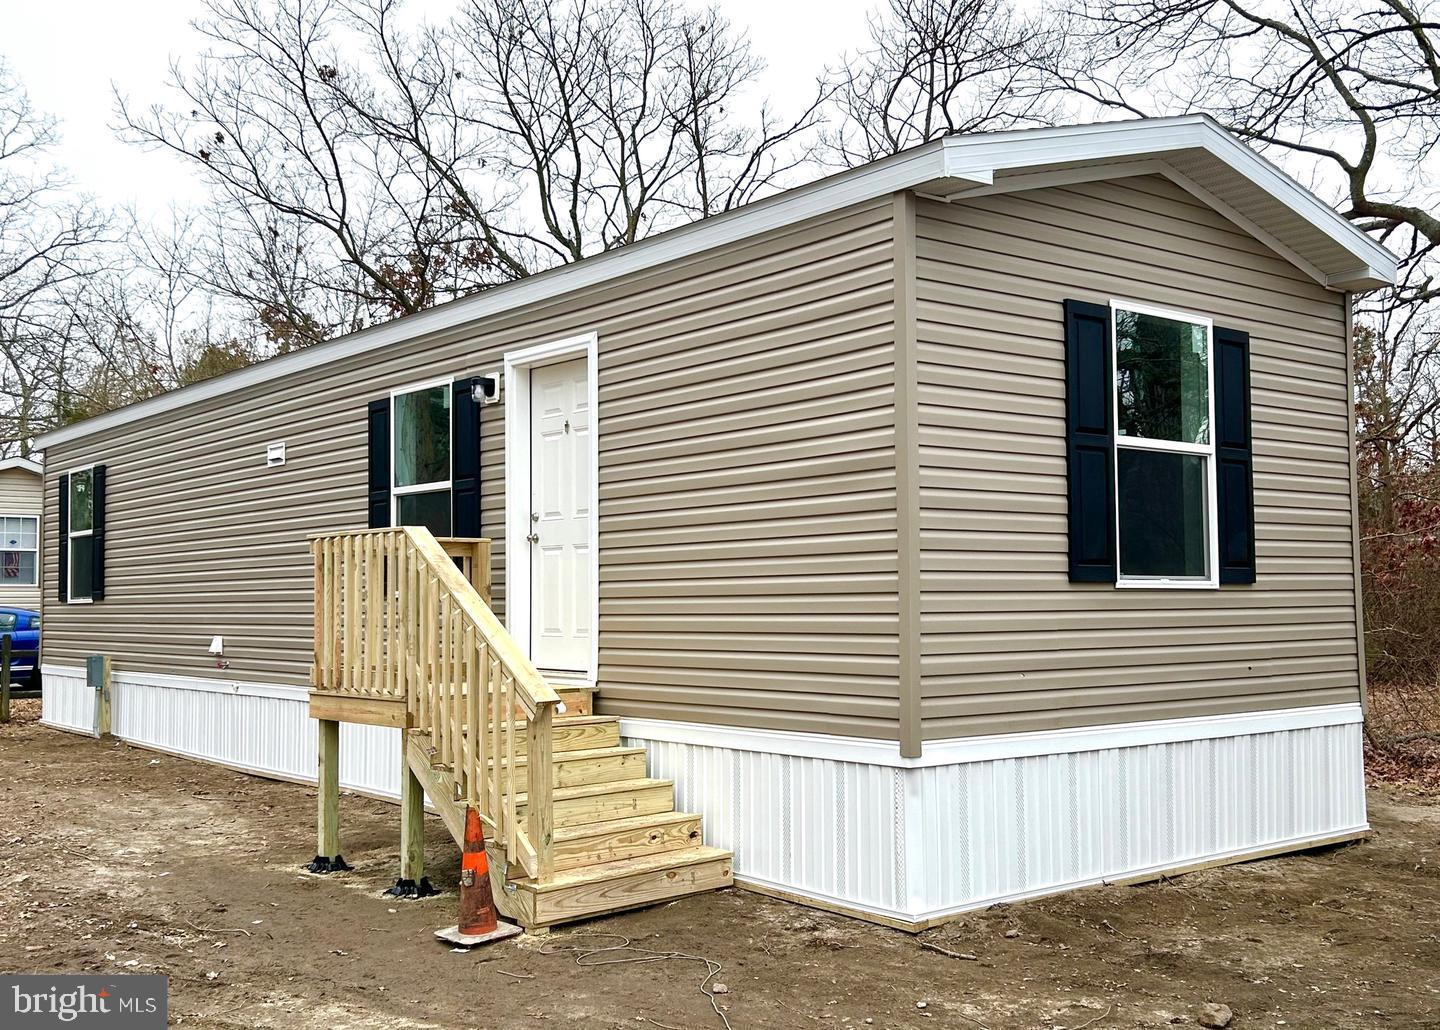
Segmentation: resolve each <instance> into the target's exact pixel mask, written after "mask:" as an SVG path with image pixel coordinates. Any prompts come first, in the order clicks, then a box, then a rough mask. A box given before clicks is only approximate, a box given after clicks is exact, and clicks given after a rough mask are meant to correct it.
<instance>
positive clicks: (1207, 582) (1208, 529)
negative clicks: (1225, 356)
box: [1110, 298, 1220, 590]
mask: <svg viewBox="0 0 1440 1030" xmlns="http://www.w3.org/2000/svg"><path fill="white" fill-rule="evenodd" d="M1122 309H1123V310H1125V311H1132V312H1134V313H1136V314H1140V315H1151V316H1153V317H1156V318H1168V319H1171V320H1173V321H1177V322H1188V323H1190V324H1192V325H1203V326H1204V327H1205V375H1206V387H1205V399H1206V402H1207V404H1208V407H1209V411H1208V414H1207V423H1206V436H1207V437H1208V439H1209V442H1208V443H1204V444H1194V443H1181V442H1180V441H1177V440H1147V439H1145V438H1144V437H1138V436H1122V435H1121V433H1120V337H1119V333H1118V332H1117V331H1116V329H1117V327H1116V321H1117V319H1116V314H1117V312H1119V311H1120V310H1122ZM1110 401H1111V403H1110V419H1111V425H1110V432H1111V436H1112V437H1113V439H1114V441H1115V454H1114V462H1115V476H1114V480H1115V482H1114V484H1113V486H1114V491H1115V494H1114V499H1115V525H1114V527H1113V529H1114V533H1115V585H1116V586H1118V587H1138V588H1141V589H1146V588H1148V589H1166V590H1215V589H1219V586H1220V570H1219V563H1218V562H1217V561H1216V556H1217V555H1218V554H1219V553H1220V526H1219V499H1218V497H1217V496H1216V489H1217V481H1216V478H1217V477H1216V469H1215V321H1214V319H1212V318H1210V317H1209V316H1207V315H1200V314H1196V313H1195V312H1193V311H1181V310H1179V309H1177V308H1163V307H1158V306H1156V305H1154V304H1146V303H1144V302H1142V301H1135V300H1120V299H1115V298H1112V299H1111V301H1110ZM1122 448H1124V449H1128V450H1137V451H1161V452H1164V453H1168V454H1195V455H1199V456H1201V457H1203V458H1204V459H1205V571H1206V575H1205V576H1204V577H1200V576H1180V577H1176V576H1127V575H1126V574H1125V570H1124V565H1123V563H1122V559H1121V552H1120V451H1121V449H1122Z"/></svg>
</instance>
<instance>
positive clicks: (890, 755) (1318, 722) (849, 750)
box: [620, 703, 1365, 769]
mask: <svg viewBox="0 0 1440 1030" xmlns="http://www.w3.org/2000/svg"><path fill="white" fill-rule="evenodd" d="M1364 720H1365V715H1364V712H1363V711H1362V710H1361V708H1360V705H1359V704H1358V703H1355V704H1343V705H1316V706H1313V707H1309V708H1284V709H1279V710H1276V711H1269V712H1243V713H1237V714H1234V715H1202V716H1194V717H1190V718H1183V719H1159V720H1155V721H1152V722H1135V723H1113V724H1110V725H1106V726H1081V727H1076V728H1073V729H1065V730H1036V731H1033V732H1028V733H997V734H989V735H985V736H976V737H955V738H951V739H948V740H927V741H926V742H925V748H924V752H923V753H922V754H921V755H920V757H918V758H905V757H903V756H902V755H901V754H900V749H899V745H898V744H896V742H895V741H893V740H874V739H867V738H864V737H840V736H834V735H830V734H824V733H786V732H782V731H779V730H759V729H745V728H741V727H736V726H712V725H707V724H705V723H689V722H671V721H668V720H664V719H630V718H622V719H621V720H620V735H621V736H622V737H634V738H635V739H637V740H647V741H651V740H653V741H665V742H671V743H679V744H693V745H700V746H704V747H716V748H727V749H729V750H732V751H758V752H761V753H764V754H771V755H790V756H795V757H799V758H817V759H823V760H828V761H836V762H851V763H854V764H857V765H879V766H887V767H891V768H896V769H928V768H935V767H938V766H944V765H962V764H966V763H969V762H993V761H999V760H1003V759H1010V758H1029V757H1035V756H1038V755H1061V754H1075V753H1078V752H1082V751H1102V750H1108V749H1110V748H1123V747H1145V746H1148V745H1151V744H1173V743H1178V742H1180V741H1187V740H1212V739H1215V738H1218V737H1236V736H1246V735H1249V734H1255V733H1276V732H1280V731H1283V730H1296V729H1312V728H1315V727H1321V726H1344V725H1349V724H1351V723H1360V722H1364Z"/></svg>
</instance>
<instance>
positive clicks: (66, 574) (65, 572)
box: [55, 472, 70, 601]
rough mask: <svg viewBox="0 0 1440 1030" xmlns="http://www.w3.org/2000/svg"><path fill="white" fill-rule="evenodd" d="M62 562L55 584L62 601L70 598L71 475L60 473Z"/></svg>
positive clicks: (56, 591)
mask: <svg viewBox="0 0 1440 1030" xmlns="http://www.w3.org/2000/svg"><path fill="white" fill-rule="evenodd" d="M59 489H60V564H59V582H58V583H56V584H55V596H56V597H57V598H59V599H60V600H61V601H68V600H70V477H69V476H68V475H66V474H65V473H63V472H62V473H60V479H59Z"/></svg>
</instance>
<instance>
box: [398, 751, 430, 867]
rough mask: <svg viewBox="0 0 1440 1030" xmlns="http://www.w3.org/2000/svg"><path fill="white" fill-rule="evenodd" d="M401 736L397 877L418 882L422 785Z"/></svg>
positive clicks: (421, 864) (422, 847) (422, 857)
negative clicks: (398, 875) (407, 755)
mask: <svg viewBox="0 0 1440 1030" xmlns="http://www.w3.org/2000/svg"><path fill="white" fill-rule="evenodd" d="M406 752H407V747H406V743H405V739H404V736H403V734H402V736H401V740H400V879H401V880H409V881H410V882H412V883H416V884H418V883H419V882H420V880H421V879H422V878H423V877H424V875H425V788H424V787H423V786H422V785H421V783H420V778H419V777H418V776H416V775H415V772H414V770H412V769H411V768H410V762H409V760H408V758H407V757H406Z"/></svg>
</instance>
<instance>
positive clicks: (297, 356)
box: [36, 115, 1396, 447]
mask: <svg viewBox="0 0 1440 1030" xmlns="http://www.w3.org/2000/svg"><path fill="white" fill-rule="evenodd" d="M1197 149H1203V150H1207V151H1209V152H1210V153H1211V154H1213V155H1215V156H1216V157H1217V158H1219V159H1220V160H1221V161H1224V162H1225V163H1226V164H1227V165H1229V166H1230V167H1231V168H1233V169H1235V170H1236V171H1238V172H1239V173H1240V174H1242V175H1244V176H1245V177H1246V178H1247V179H1249V180H1250V181H1251V182H1252V183H1254V184H1255V185H1256V186H1258V187H1260V188H1261V189H1263V190H1265V191H1266V192H1267V193H1269V194H1270V195H1271V196H1274V197H1275V198H1276V199H1277V200H1279V201H1280V202H1282V203H1283V204H1284V205H1285V206H1286V207H1288V208H1289V209H1290V210H1292V211H1294V212H1295V213H1296V214H1298V215H1300V216H1301V217H1302V218H1304V219H1305V221H1306V222H1308V223H1309V224H1310V225H1312V226H1314V228H1315V229H1316V231H1318V232H1321V233H1323V234H1325V235H1326V236H1327V237H1328V238H1329V239H1330V240H1332V241H1333V242H1336V243H1339V244H1340V245H1341V246H1342V247H1343V248H1344V249H1345V250H1346V251H1347V252H1348V253H1349V254H1350V255H1351V256H1353V259H1354V260H1353V262H1349V263H1347V267H1346V268H1345V269H1344V270H1343V271H1341V270H1336V271H1335V272H1328V273H1327V272H1325V271H1324V270H1312V269H1310V268H1308V267H1307V271H1311V273H1312V274H1316V273H1317V271H1318V273H1319V274H1322V275H1325V276H1326V278H1325V280H1324V281H1325V283H1326V285H1329V286H1331V287H1332V288H1335V289H1347V288H1365V284H1367V283H1368V284H1369V285H1371V286H1373V285H1374V284H1375V283H1376V282H1380V281H1393V280H1394V278H1395V275H1396V259H1395V257H1394V255H1392V254H1391V253H1390V252H1389V251H1387V250H1386V249H1385V248H1384V247H1382V246H1380V245H1379V244H1378V243H1376V242H1375V241H1374V240H1372V239H1371V238H1370V237H1369V236H1367V235H1365V233H1363V232H1361V231H1360V230H1359V229H1357V228H1355V226H1353V225H1351V224H1350V222H1348V221H1347V220H1346V219H1344V218H1342V217H1340V215H1339V214H1338V213H1337V212H1335V211H1334V210H1333V209H1332V208H1330V207H1329V206H1328V205H1327V204H1325V203H1324V202H1322V201H1321V200H1320V199H1319V198H1317V197H1316V196H1315V195H1314V194H1312V193H1310V192H1309V191H1307V190H1305V189H1304V188H1303V187H1301V186H1300V185H1299V184H1298V183H1296V182H1294V180H1292V179H1290V178H1289V177H1288V176H1286V175H1284V174H1283V173H1282V172H1280V171H1279V170H1278V169H1276V168H1275V167H1274V166H1273V165H1271V164H1270V163H1269V162H1268V161H1266V160H1265V159H1264V158H1262V157H1260V156H1259V155H1258V154H1256V153H1255V152H1254V151H1253V150H1251V149H1250V148H1249V147H1247V146H1245V145H1244V144H1242V143H1240V142H1239V141H1238V140H1236V139H1235V138H1234V137H1233V136H1231V135H1230V134H1229V133H1228V132H1226V131H1225V130H1224V129H1223V128H1221V127H1220V125H1219V124H1218V123H1217V122H1215V121H1214V120H1213V119H1211V118H1209V117H1208V116H1206V115H1182V116H1180V117H1177V118H1155V119H1145V120H1136V121H1125V122H1101V123H1097V124H1093V125H1071V126H1062V127H1059V128H1042V129H1016V130H1012V131H1009V132H997V133H983V134H978V135H973V136H950V137H946V138H944V139H941V140H935V141H933V142H931V143H927V144H925V145H924V146H920V147H916V148H914V149H913V150H907V151H904V152H902V153H899V154H896V155H894V156H893V157H887V158H884V159H882V160H879V161H875V162H872V163H870V164H867V165H862V166H860V167H858V168H852V169H849V170H848V171H844V172H840V173H839V174H836V175H832V176H829V177H827V178H825V179H821V180H819V181H818V182H814V183H811V184H810V185H808V186H801V187H799V188H797V189H793V190H788V191H786V192H784V193H781V194H778V195H776V196H773V197H770V198H768V199H766V200H762V201H758V202H756V203H754V204H748V205H746V206H745V207H742V208H738V209H736V210H734V211H730V212H727V213H726V214H723V215H717V216H715V217H712V218H707V219H704V220H702V221H699V222H694V223H691V224H690V225H685V226H681V227H680V228H677V229H671V230H669V231H668V232H663V233H660V234H658V235H656V236H652V237H650V238H649V239H647V240H643V241H641V242H639V243H635V244H632V245H631V246H628V247H623V248H621V249H619V250H613V251H609V252H607V253H605V254H600V255H597V256H595V257H592V258H586V259H585V260H583V261H578V262H575V263H574V264H570V265H563V266H561V267H559V268H555V269H551V270H550V271H547V272H542V273H540V274H538V275H534V276H530V277H529V278H526V279H521V280H518V281H516V282H513V283H508V284H506V285H504V286H497V287H494V288H492V289H489V290H486V291H485V292H483V293H478V294H476V295H475V296H473V297H465V298H462V299H460V300H456V301H451V302H449V303H447V304H442V305H440V306H439V307H435V308H431V309H429V310H428V311H422V312H420V313H418V314H414V315H409V316H406V317H404V318H398V319H395V320H393V321H390V322H385V323H382V324H380V325H376V326H372V327H370V328H368V329H362V330H360V331H359V332H356V333H351V334H349V335H347V336H342V337H339V338H338V339H335V340H330V341H328V342H326V343H321V344H316V345H315V346H313V347H309V348H306V349H305V350H301V351H295V352H293V353H290V354H285V355H282V356H280V357H277V358H272V359H270V360H269V361H265V362H262V363H260V364H258V365H252V366H251V367H249V368H245V369H241V370H239V371H236V372H231V373H228V374H226V375H222V376H217V377H216V378H214V379H209V380H206V381H205V382H202V383H197V384H195V385H194V386H187V387H184V388H182V389H179V390H173V391H171V392H170V393H166V394H161V395H160V396H158V397H152V398H150V399H148V400H144V401H138V402H136V403H135V404H131V405H128V406H126V407H123V408H118V409H116V410H115V411H111V412H107V413H105V414H103V415H97V416H95V417H94V418H90V419H87V420H85V421H84V422H80V423H77V424H75V425H72V426H66V427H64V428H61V429H56V430H53V431H51V432H49V433H46V434H44V435H43V436H41V437H40V438H39V439H38V440H37V441H36V446H37V447H49V446H54V445H56V444H62V443H66V442H68V441H70V440H76V439H80V438H82V437H86V436H90V435H93V434H95V433H99V432H103V431H104V430H107V429H111V428H114V427H116V426H121V425H125V424H126V423H129V422H134V421H137V420H139V419H142V418H148V417H150V416H152V415H156V414H160V413H162V412H166V411H173V410H175V409H177V408H181V407H186V406H188V405H191V404H195V403H198V402H200V401H204V400H209V399H211V398H214V397H220V396H224V395H225V394H228V393H234V392H236V391H239V390H244V389H246V388H248V387H251V386H255V385H258V384H260V383H265V382H269V381H271V380H274V379H279V378H282V377H284V376H288V375H291V374H294V373H296V372H301V371H304V370H306V369H311V368H316V367H319V366H322V365H326V364H329V363H331V362H333V361H339V360H342V359H344V358H349V357H354V356H356V355H359V354H365V353H368V352H370V351H374V350H378V349H381V348H383V347H388V346H390V345H392V344H396V343H400V342H402V341H405V340H412V339H415V338H417V337H420V336H425V335H428V334H431V333H437V332H442V331H444V330H447V329H454V328H457V327H459V326H463V325H465V324H466V323H469V322H478V321H480V320H481V319H484V318H489V317H492V316H494V315H498V314H501V313H503V312H506V311H512V310H515V309H517V308H522V307H525V306H526V305H530V304H537V303H540V302H542V301H545V300H549V299H551V298H554V297H557V296H561V295H563V294H566V293H570V292H573V291H575V290H579V289H583V288H585V287H587V286H594V285H597V284H600V283H604V282H609V281H612V280H615V279H619V278H621V277H623V276H626V275H632V274H636V273H640V272H644V271H648V270H650V269H653V268H658V267H661V266H663V265H666V264H669V263H671V262H675V261H679V260H682V259H684V258H687V257H690V256H691V255H694V254H698V253H701V252H702V251H706V250H710V249H712V248H714V247H720V246H724V245H726V244H731V243H736V242H739V241H742V240H745V239H747V238H749V237H752V236H756V235H759V234H761V233H765V232H770V231H772V230H775V229H781V228H784V227H786V226H789V225H794V224H796V223H798V222H802V221H804V220H806V219H809V218H814V217H816V216H818V215H823V214H827V213H829V212H832V211H838V210H840V209H842V208H845V207H848V206H850V205H852V204H857V203H863V202H864V201H867V200H874V199H876V198H879V197H883V196H888V195H889V194H892V193H896V192H899V191H901V190H907V189H914V188H916V187H921V186H929V187H930V188H929V189H928V190H927V192H928V193H932V194H942V195H943V194H947V193H955V191H956V190H957V189H959V188H963V187H966V186H970V187H980V188H982V189H983V188H984V187H987V186H990V185H992V184H993V183H994V181H995V173H996V172H997V171H1008V170H1012V169H1022V168H1026V167H1035V166H1042V165H1054V164H1064V163H1074V162H1086V161H1107V160H1110V161H1113V160H1119V159H1124V158H1134V159H1136V160H1144V159H1147V158H1151V159H1153V158H1159V159H1161V160H1163V158H1164V155H1165V154H1166V153H1167V152H1172V151H1178V150H1189V151H1193V150H1197ZM945 180H948V182H946V181H945ZM955 195H956V196H957V197H958V196H963V195H964V194H963V193H956V194H955ZM1217 199H1218V200H1221V201H1223V198H1217Z"/></svg>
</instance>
